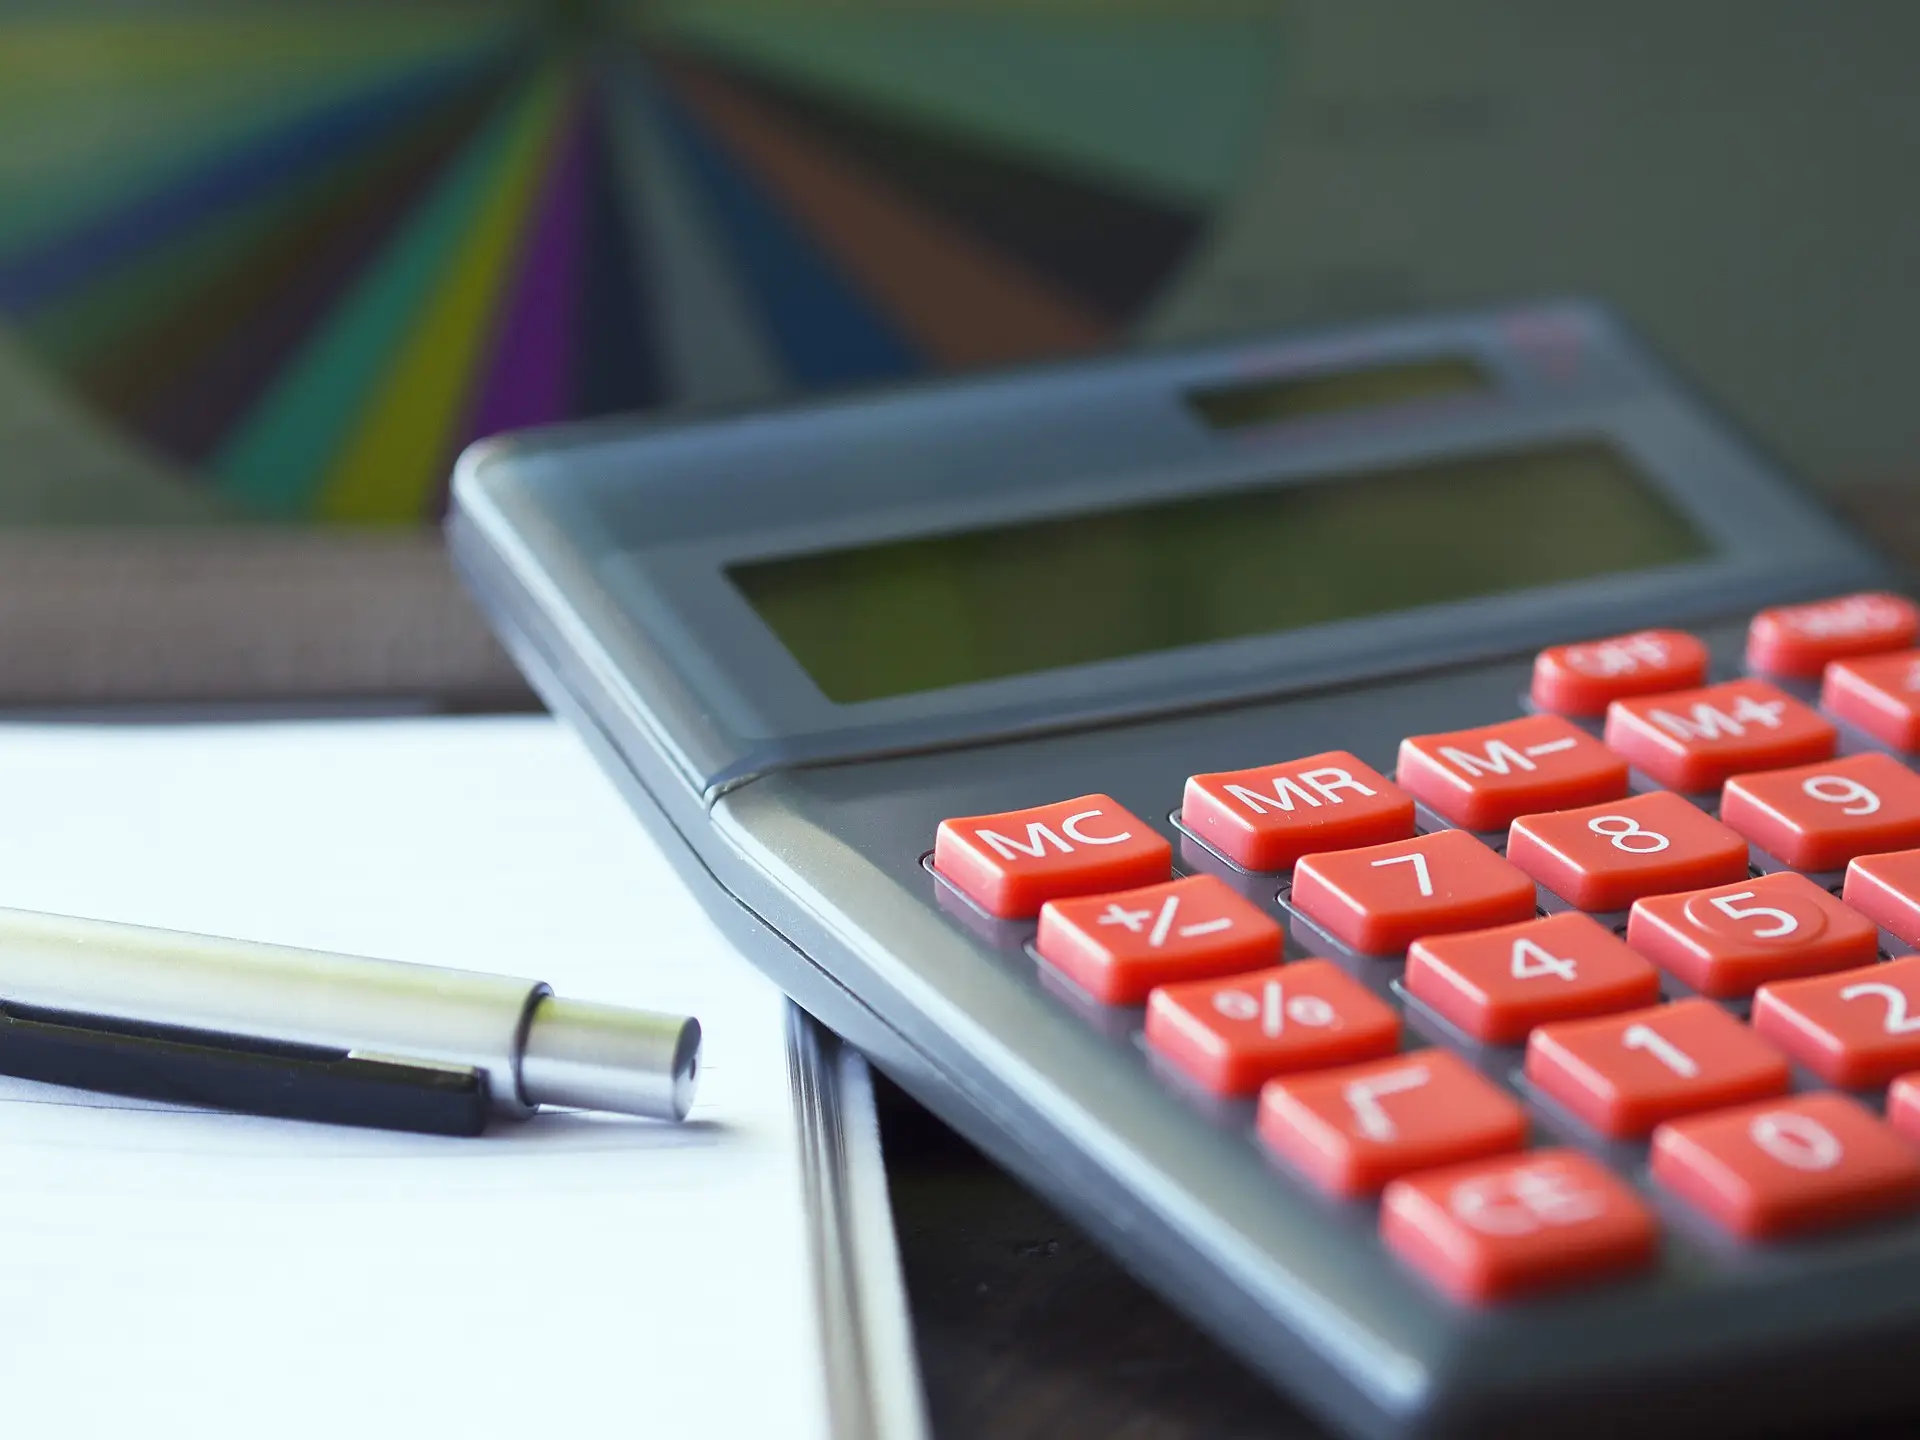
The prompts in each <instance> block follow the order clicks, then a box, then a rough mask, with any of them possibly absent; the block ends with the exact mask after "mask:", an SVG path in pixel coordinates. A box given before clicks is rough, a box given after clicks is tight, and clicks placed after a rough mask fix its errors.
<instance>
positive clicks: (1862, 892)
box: [1840, 850, 1920, 945]
mask: <svg viewBox="0 0 1920 1440" xmlns="http://www.w3.org/2000/svg"><path fill="white" fill-rule="evenodd" d="M1840 898H1841V899H1842V900H1844V901H1846V902H1847V904H1848V905H1849V906H1850V907H1852V908H1853V909H1855V910H1858V911H1859V912H1860V913H1861V914H1862V915H1864V916H1866V917H1867V918H1868V919H1869V920H1871V921H1873V923H1874V924H1876V925H1879V926H1882V927H1883V928H1885V929H1887V930H1891V931H1892V932H1893V933H1894V934H1895V935H1896V936H1898V937H1899V939H1900V941H1901V943H1902V944H1905V945H1920V850H1896V851H1894V852H1893V853H1892V854H1891V855H1862V856H1859V857H1858V858H1857V859H1855V860H1854V861H1853V862H1852V863H1851V864H1850V865H1848V866H1847V881H1846V885H1845V886H1844V887H1843V888H1842V889H1841V891H1840Z"/></svg>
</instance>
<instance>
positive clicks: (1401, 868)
mask: <svg viewBox="0 0 1920 1440" xmlns="http://www.w3.org/2000/svg"><path fill="white" fill-rule="evenodd" d="M1292 898H1293V904H1294V906H1295V907H1296V908H1297V909H1298V910H1299V911H1300V912H1301V913H1302V914H1303V915H1305V916H1306V917H1307V918H1308V919H1309V920H1311V921H1313V922H1314V923H1315V924H1316V925H1318V926H1320V927H1321V929H1323V930H1325V931H1326V932H1327V933H1328V934H1329V935H1332V936H1333V937H1334V938H1335V939H1337V940H1341V941H1344V942H1345V943H1346V944H1348V945H1351V946H1352V947H1353V948H1354V949H1356V950H1360V951H1363V952H1365V953H1367V954H1369V955H1388V954H1396V953H1398V952H1399V951H1402V950H1404V949H1406V948H1407V946H1408V945H1409V944H1410V943H1411V942H1412V941H1413V940H1414V939H1416V938H1417V937H1419V936H1421V935H1435V934H1439V933H1440V932H1442V931H1446V930H1478V929H1480V928H1482V927H1483V926H1487V925H1501V924H1506V923H1508V922H1511V921H1515V920H1525V919H1526V918H1528V917H1529V916H1531V915H1532V914H1533V913H1534V910H1535V906H1534V898H1535V897H1534V889H1533V882H1532V881H1531V880H1529V879H1527V877H1526V876H1525V875H1522V874H1521V873H1520V872H1519V871H1518V870H1516V869H1514V868H1513V866H1511V865H1509V864H1508V863H1507V862H1506V861H1504V860H1502V859H1501V858H1500V857H1499V856H1498V855H1496V854H1494V853H1493V851H1492V850H1490V849H1488V848H1487V846H1486V845H1484V844H1482V843H1481V842H1480V841H1478V840H1476V839H1474V838H1473V836H1471V835H1469V834H1467V833H1466V831H1464V830H1439V831H1436V832H1434V833H1433V834H1431V835H1416V836H1415V837H1414V838H1413V839H1411V840H1396V841H1394V842H1393V843H1392V844H1391V845H1370V846H1368V847H1367V848H1365V849H1363V850H1336V851H1334V852H1333V853H1331V854H1326V855H1309V856H1307V857H1305V858H1304V859H1302V860H1301V861H1300V863H1299V864H1298V865H1296V866H1295V867H1294V872H1293V897H1292Z"/></svg>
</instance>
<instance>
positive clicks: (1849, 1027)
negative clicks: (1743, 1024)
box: [1753, 955, 1920, 1090]
mask: <svg viewBox="0 0 1920 1440" xmlns="http://www.w3.org/2000/svg"><path fill="white" fill-rule="evenodd" d="M1753 1028H1754V1029H1755V1030H1758V1031H1759V1032H1760V1033H1761V1035H1763V1036H1765V1037H1766V1038H1767V1039H1768V1040H1771V1041H1772V1042H1773V1043H1774V1044H1775V1045H1778V1046H1779V1047H1780V1048H1781V1049H1782V1050H1784V1051H1786V1052H1787V1054H1788V1055H1790V1056H1792V1057H1793V1058H1794V1059H1795V1060H1798V1061H1799V1062H1800V1063H1801V1064H1802V1065H1804V1066H1806V1067H1807V1068H1808V1069H1809V1070H1811V1071H1813V1073H1814V1074H1816V1075H1818V1076H1819V1077H1820V1078H1821V1079H1822V1080H1824V1081H1826V1082H1827V1083H1828V1084H1829V1085H1843V1086H1845V1087H1846V1088H1847V1089H1849V1090H1865V1089H1867V1088H1869V1087H1871V1086H1874V1085H1884V1084H1886V1083H1887V1082H1888V1081H1889V1080H1891V1079H1892V1078H1893V1077H1894V1076H1896V1075H1898V1074H1899V1073H1900V1072H1901V1071H1903V1070H1911V1069H1913V1068H1914V1066H1916V1065H1920V957H1916V956H1913V955H1908V956H1906V957H1904V958H1903V959H1899V960H1892V961H1889V962H1888V963H1887V964H1885V965H1863V966H1861V967H1860V968H1859V969H1857V970H1843V971H1841V972H1840V973H1839V974H1838V975H1821V976H1817V977H1816V978H1814V979H1812V980H1791V981H1788V982H1786V983H1784V984H1780V985H1765V986H1762V987H1761V990H1760V993H1759V994H1758V995H1756V996H1754V998H1753Z"/></svg>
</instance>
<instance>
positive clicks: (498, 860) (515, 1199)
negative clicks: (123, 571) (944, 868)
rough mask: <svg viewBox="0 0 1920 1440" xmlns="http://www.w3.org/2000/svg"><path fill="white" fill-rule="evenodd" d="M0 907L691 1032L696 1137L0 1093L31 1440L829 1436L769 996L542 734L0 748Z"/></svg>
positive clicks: (568, 745)
mask: <svg viewBox="0 0 1920 1440" xmlns="http://www.w3.org/2000/svg"><path fill="white" fill-rule="evenodd" d="M0 903H3V904H5V905H9V906H17V907H22V908H27V909H36V910H48V911H56V912H62V913H68V914H74V915H85V916H94V917H100V918H105V919H112V920H121V921H128V922H136V923H139V924H142V925H158V926H166V927H171V928H177V929H182V930H193V931H201V932H209V933H214V934H221V935H235V936H242V937H246V938H250V939H258V940H268V941H275V942H279V943H283V944H291V945H303V946H311V947H316V948H320V949H328V950H340V951H348V952H354V953H360V954H368V955H378V956H384V957H391V958H395V959H402V960H413V961H422V962H426V963H429V964H438V965H452V966H459V967H463V968H468V969H479V970H497V971H502V972H507V973H511V974H516V975H526V976H530V977H533V978H538V979H544V980H547V981H548V982H550V983H551V984H552V985H553V987H554V989H555V990H556V991H557V992H558V993H560V994H563V995H569V996H578V997H580V998H582V999H594V1000H603V1001H610V1002H614V1003H621V1004H631V1005H638V1006H643V1007H646V1008H652V1009H662V1010H672V1011H680V1012H684V1013H691V1014H696V1015H698V1016H699V1017H700V1018H701V1020H702V1022H703V1024H704V1026H705V1028H706V1037H707V1038H706V1052H705V1064H704V1065H703V1067H702V1068H703V1073H702V1077H701V1085H700V1091H699V1094H698V1097H697V1099H696V1102H695V1105H694V1107H693V1111H692V1114H691V1117H690V1119H689V1121H688V1123H687V1124H685V1125H683V1126H677V1127H676V1126H671V1125H664V1124H660V1123H656V1122H650V1121H645V1120H630V1119H622V1118H615V1117H605V1116H590V1115H584V1114H577V1113H552V1112H549V1113H544V1114H542V1115H541V1116H540V1117H538V1118H536V1119H534V1120H532V1121H529V1122H527V1123H525V1124H518V1125H516V1124H512V1123H510V1122H508V1123H502V1124H498V1125H496V1126H495V1127H494V1128H493V1129H492V1130H490V1131H489V1132H488V1134H487V1135H486V1136H484V1137H482V1138H480V1139H477V1140H451V1139H439V1138H432V1137H420V1136H412V1135H397V1134H391V1133H386V1132H380V1131H370V1130H354V1129H348V1128H343V1127H330V1126H324V1125H314V1124H302V1123H298V1122H289V1121H276V1120H268V1119H261V1118H256V1117H248V1116H237V1115H228V1114H216V1113H209V1112H203V1111H194V1110H186V1109H181V1108H178V1107H173V1106H167V1105H158V1104H151V1103H146V1102H141V1101H132V1100H121V1099H115V1098H112V1097H106V1096H100V1095H93V1094H88V1093H85V1092H81V1091H75V1090H65V1089H61V1088H59V1087H54V1086H46V1085H39V1084H34V1083H31V1082H25V1081H18V1080H12V1079H6V1078H0V1393H4V1395H5V1397H6V1398H5V1410H6V1422H5V1423H6V1428H7V1430H8V1432H9V1433H11V1434H17V1435H55V1434H60V1435H109V1434H122V1435H136V1434H138V1435H171V1434H193V1435H196V1436H224V1435H240V1434H248V1435H262V1436H266V1435H271V1436H275V1437H297V1436H316V1437H317V1436H326V1437H328V1440H341V1437H345V1436H356V1437H361V1436H379V1435H397V1434H403V1433H405V1434H418V1435H426V1434H432V1435H439V1436H445V1437H450V1440H452V1437H459V1440H469V1437H480V1436H502V1437H509V1436H510V1437H515V1440H536V1437H547V1436H570V1435H632V1436H663V1437H664V1436H701V1435H704V1436H729V1437H730V1436H750V1437H755V1440H758V1437H773V1436H779V1437H798V1440H806V1437H812V1436H824V1435H825V1434H826V1433H827V1431H828V1425H829V1421H828V1411H827V1396H826V1388H827V1382H826V1380H825V1378H824V1372H825V1370H826V1365H827V1361H826V1357H825V1355H824V1353H823V1339H822V1329H821V1323H820V1321H819V1318H818V1315H817V1307H816V1306H815V1304H814V1301H813V1295H814V1281H815V1277H814V1276H813V1275H812V1274H811V1273H810V1263H811V1262H810V1251H809V1240H808V1213H807V1206H806V1201H805V1197H804V1194H803V1188H804V1182H803V1171H802V1155H801V1145H800V1141H799V1139H798V1136H797V1127H796V1121H795V1116H794V1110H793V1107H792V1104H791V1100H790V1094H789V1081H788V1073H787V1064H788V1060H787V1047H786V1043H785V1033H786V1030H785V1027H786V1024H787V1014H786V1006H785V1002H784V1000H783V999H782V997H781V996H780V995H779V993H778V992H777V991H775V990H774V989H773V987H772V986H771V985H770V984H769V983H768V982H766V981H765V980H763V979H762V978H761V977H760V976H759V975H758V974H757V973H756V972H755V971H754V970H752V969H751V968H750V967H749V966H748V965H747V964H746V962H745V961H744V960H742V959H741V958H740V957H739V956H738V955H737V954H736V953H735V952H734V951H733V950H732V949H731V948H730V947H729V946H728V945H727V944H726V943H725V942H724V940H723V939H722V938H721V937H720V936H719V935H718V934H717V933H716V932H715V931H714V929H713V928H712V927H711V925H710V923H709V922H708V920H707V918H706V916H705V915H704V913H703V912H702V911H701V910H700V908H699V906H698V904H697V903H696V901H695V900H694V898H693V897H692V896H691V895H690V894H689V893H688V892H687V891H686V890H685V889H684V888H683V887H682V886H681V884H680V883H679V882H678V880H677V879H676V877H675V876H674V874H673V872H672V870H671V869H670V868H669V866H668V864H667V862H666V861H665V859H664V858H663V857H662V856H661V854H660V852H659V851H658V850H657V849H656V848H655V847H654V846H653V845H652V843H651V842H650V841H649V840H648V838H647V837H646V835H645V833H644V831H643V830H642V829H641V828H640V826H639V824H638V823H637V822H636V821H635V820H633V819H632V817H631V816H630V815H629V814H628V813H627V811H626V810H625V808H624V807H623V806H622V804H621V803H620V801H619V799H618V798H617V797H616V795H615V794H614V792H613V791H612V789H611V788H610V787H608V786H607V785H606V784H605V782H604V781H603V780H602V779H601V778H600V776H599V775H598V773H597V772H596V770H595V769H594V767H593V765H592V762H591V761H590V760H589V759H588V758H587V756H586V754H585V752H584V751H582V750H581V749H580V748H579V747H578V746H577V744H576V742H575V741H574V740H573V738H572V737H571V736H570V735H568V734H567V733H566V732H565V731H563V730H562V729H561V728H560V727H559V726H557V725H555V724H553V723H552V722H550V721H547V720H543V719H531V718H528V719H518V718H516V719H484V720H417V721H349V722H333V723H300V724H268V725H257V726H187V727H138V728H130V727H119V726H72V727H51V726H30V727H0Z"/></svg>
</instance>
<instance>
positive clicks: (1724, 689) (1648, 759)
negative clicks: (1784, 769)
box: [1607, 680, 1837, 793]
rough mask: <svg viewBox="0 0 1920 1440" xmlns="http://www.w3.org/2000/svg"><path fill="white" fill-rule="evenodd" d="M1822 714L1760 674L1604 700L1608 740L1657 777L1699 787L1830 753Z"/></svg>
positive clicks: (1832, 734)
mask: <svg viewBox="0 0 1920 1440" xmlns="http://www.w3.org/2000/svg"><path fill="white" fill-rule="evenodd" d="M1836 740H1837V732H1836V731H1835V730H1834V728H1833V726H1832V725H1831V724H1830V723H1828V722H1827V721H1825V720H1823V719H1821V718H1820V716H1819V715H1817V714H1815V713H1814V712H1813V711H1812V710H1810V709H1808V708H1807V707H1806V706H1805V705H1802V704H1801V703H1800V702H1799V701H1798V700H1795V699H1794V698H1793V697H1792V696H1791V695H1787V694H1784V693H1782V692H1781V691H1779V690H1777V689H1775V688H1774V687H1773V686H1771V685H1769V684H1767V683H1766V681H1764V680H1730V681H1728V682H1727V683H1726V684H1724V685H1709V686H1707V687H1706V688H1705V689H1703V690H1680V691H1676V692H1674V693H1673V694H1669V695H1650V696H1647V697H1645V698H1643V699H1639V700H1616V701H1614V702H1613V704H1611V705H1609V706H1608V707H1607V744H1608V745H1610V746H1611V747H1612V748H1613V749H1615V750H1617V751H1619V752H1620V754H1622V755H1624V756H1626V757H1627V759H1629V760H1631V761H1632V762H1633V763H1634V764H1635V765H1638V766H1639V767H1640V768H1641V769H1642V770H1643V771H1645V772H1646V773H1647V774H1648V775H1651V776H1652V777H1653V778H1654V779H1655V780H1657V781H1658V782H1659V783H1660V784H1662V785H1665V786H1668V787H1669V788H1671V789H1674V790H1687V791H1691V792H1694V793H1699V792H1702V791H1706V790H1714V789H1717V788H1719V786H1720V784H1721V782H1723V781H1724V780H1725V779H1726V778H1727V777H1728V776H1729V775H1739V774H1742V773H1744V772H1746V771H1748V770H1777V769H1779V768H1780V767H1781V766H1782V765H1804V764H1807V763H1809V762H1811V761H1814V760H1824V759H1826V758H1827V757H1828V756H1829V755H1831V754H1833V747H1834V744H1835V742H1836Z"/></svg>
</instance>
